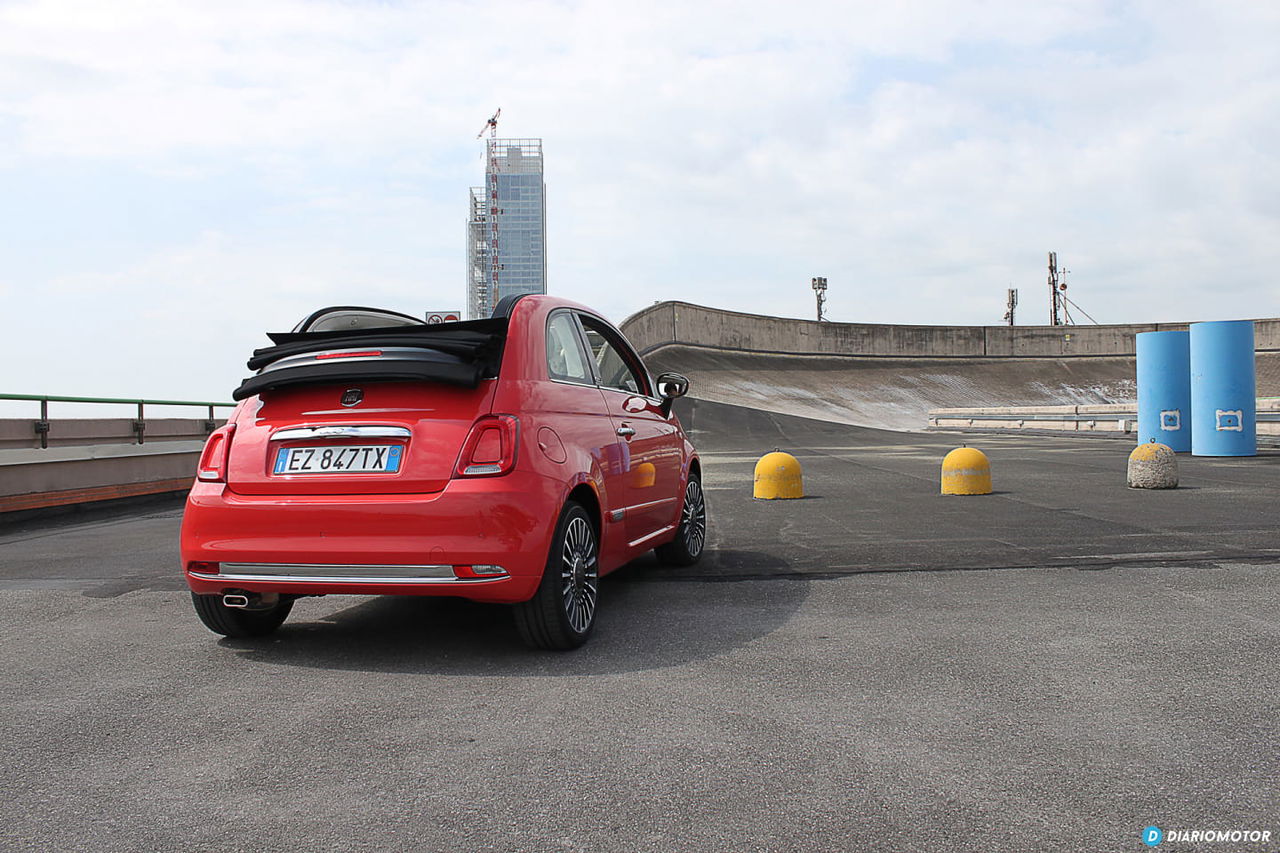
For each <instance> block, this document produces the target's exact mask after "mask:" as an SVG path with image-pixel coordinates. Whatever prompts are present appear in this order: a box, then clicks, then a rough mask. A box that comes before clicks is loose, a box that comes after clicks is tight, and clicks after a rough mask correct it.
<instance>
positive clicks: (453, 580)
mask: <svg viewBox="0 0 1280 853" xmlns="http://www.w3.org/2000/svg"><path fill="white" fill-rule="evenodd" d="M190 574H191V577H193V578H198V579H200V580H202V581H227V582H232V581H234V582H237V583H245V582H250V583H252V582H253V581H260V582H261V581H269V582H271V583H325V584H335V585H345V584H391V585H401V586H447V585H450V584H453V585H455V586H471V585H474V584H478V583H484V582H485V581H504V580H507V579H508V578H510V577H511V575H486V576H485V577H482V578H459V577H450V578H396V577H379V578H357V577H333V576H322V577H314V576H310V577H309V576H306V575H224V574H209V573H208V572H191V573H190Z"/></svg>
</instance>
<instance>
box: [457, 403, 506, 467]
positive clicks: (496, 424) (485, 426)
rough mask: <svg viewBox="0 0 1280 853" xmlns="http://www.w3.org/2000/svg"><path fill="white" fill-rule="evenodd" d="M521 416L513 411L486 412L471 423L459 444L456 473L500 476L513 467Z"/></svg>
mask: <svg viewBox="0 0 1280 853" xmlns="http://www.w3.org/2000/svg"><path fill="white" fill-rule="evenodd" d="M519 441H520V419H519V418H517V417H516V416H515V415H485V416H484V417H483V418H480V420H478V421H476V422H475V425H474V426H472V427H471V432H470V434H468V435H467V440H466V441H465V442H464V443H463V445H462V453H461V454H460V455H459V456H458V464H457V466H455V468H454V472H453V473H454V476H455V477H499V476H501V475H503V474H509V473H511V469H513V468H515V467H516V450H517V447H518V445H519Z"/></svg>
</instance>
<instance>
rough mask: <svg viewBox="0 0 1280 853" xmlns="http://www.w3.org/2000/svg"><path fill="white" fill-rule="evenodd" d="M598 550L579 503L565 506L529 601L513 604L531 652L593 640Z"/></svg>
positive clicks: (572, 645)
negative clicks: (536, 589)
mask: <svg viewBox="0 0 1280 853" xmlns="http://www.w3.org/2000/svg"><path fill="white" fill-rule="evenodd" d="M599 554H600V549H599V545H598V543H597V542H596V531H595V525H594V524H593V523H592V521H591V516H590V515H588V514H587V511H586V510H585V509H583V508H582V506H581V505H579V504H577V503H575V502H573V501H570V502H569V503H567V504H565V507H564V510H562V511H561V513H560V520H559V521H558V522H556V531H555V535H554V536H552V538H551V553H550V554H548V555H547V565H546V568H544V569H543V572H542V582H541V583H540V584H538V591H537V592H535V593H534V594H533V598H531V599H529V600H528V601H525V602H522V603H520V604H517V605H515V607H514V611H515V620H516V629H517V630H518V631H519V632H520V639H522V640H524V642H525V645H527V646H529V647H531V648H535V649H554V650H561V651H563V650H566V649H576V648H577V647H578V646H580V645H582V644H583V643H585V642H586V641H587V637H589V636H591V629H592V628H594V627H595V623H596V606H597V604H598V603H599V600H600V562H599Z"/></svg>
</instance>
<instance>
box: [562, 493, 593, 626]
mask: <svg viewBox="0 0 1280 853" xmlns="http://www.w3.org/2000/svg"><path fill="white" fill-rule="evenodd" d="M560 579H561V582H562V584H563V586H562V595H563V598H564V615H565V617H566V618H567V619H568V620H569V625H570V627H572V628H573V630H574V631H577V632H578V633H580V634H581V633H583V632H585V631H586V630H587V629H588V628H590V627H591V620H592V619H593V618H595V612H596V601H597V599H598V598H599V583H600V571H599V565H598V563H597V560H596V538H595V534H594V533H593V532H592V531H591V525H590V524H588V523H587V521H586V519H584V518H574V519H572V520H571V521H570V522H569V529H568V530H566V531H565V536H564V549H563V551H562V555H561V566H560Z"/></svg>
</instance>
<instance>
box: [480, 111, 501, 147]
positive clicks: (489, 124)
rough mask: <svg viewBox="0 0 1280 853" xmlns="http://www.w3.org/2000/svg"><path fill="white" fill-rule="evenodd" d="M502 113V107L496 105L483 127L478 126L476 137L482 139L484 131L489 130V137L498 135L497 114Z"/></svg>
mask: <svg viewBox="0 0 1280 853" xmlns="http://www.w3.org/2000/svg"><path fill="white" fill-rule="evenodd" d="M500 115H502V107H498V109H497V111H496V112H494V114H493V115H491V116H489V120H488V121H486V122H485V123H484V127H482V128H480V132H479V133H477V134H476V139H483V138H484V132H485V131H486V130H487V131H489V138H490V139H492V138H493V137H495V136H497V135H498V116H500Z"/></svg>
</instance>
